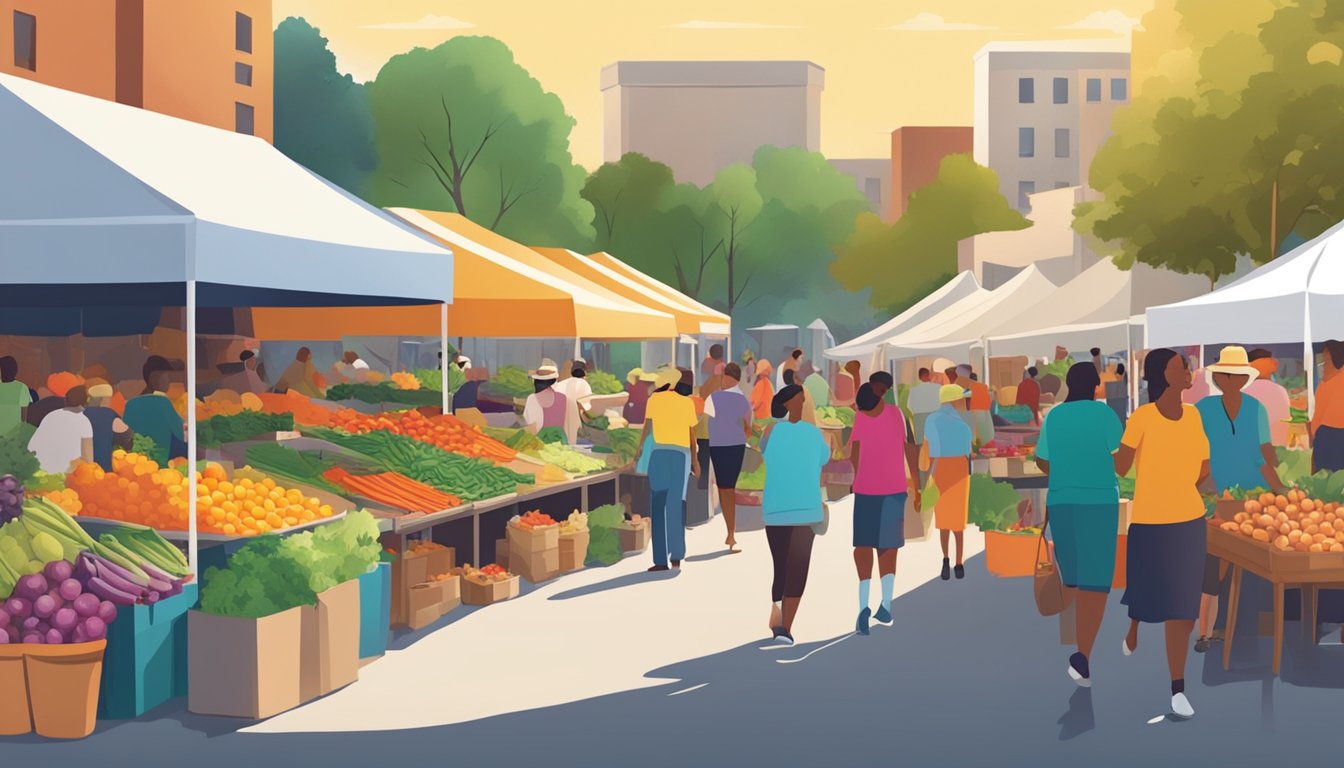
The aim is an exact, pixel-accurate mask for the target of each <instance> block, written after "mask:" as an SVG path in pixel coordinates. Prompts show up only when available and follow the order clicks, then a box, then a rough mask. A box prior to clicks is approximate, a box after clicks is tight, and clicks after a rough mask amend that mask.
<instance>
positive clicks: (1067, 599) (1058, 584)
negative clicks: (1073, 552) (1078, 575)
mask: <svg viewBox="0 0 1344 768" xmlns="http://www.w3.org/2000/svg"><path fill="white" fill-rule="evenodd" d="M1049 526H1050V512H1049V511H1048V510H1047V511H1046V513H1045V523H1044V524H1043V525H1042V526H1041V537H1040V539H1039V540H1038V542H1037V544H1036V575H1035V578H1034V579H1032V588H1033V591H1034V592H1035V594H1036V610H1037V611H1039V612H1040V614H1041V615H1042V616H1055V615H1058V614H1060V613H1062V612H1063V611H1064V609H1065V608H1067V607H1068V606H1069V604H1070V603H1072V602H1073V590H1071V589H1065V588H1064V582H1063V581H1062V580H1061V579H1060V576H1059V568H1057V567H1056V566H1055V563H1054V561H1053V560H1051V559H1050V555H1049V551H1048V550H1047V549H1046V547H1045V529H1046V528H1048V527H1049ZM1043 552H1044V553H1045V557H1044V558H1042V557H1041V554H1042V553H1043Z"/></svg>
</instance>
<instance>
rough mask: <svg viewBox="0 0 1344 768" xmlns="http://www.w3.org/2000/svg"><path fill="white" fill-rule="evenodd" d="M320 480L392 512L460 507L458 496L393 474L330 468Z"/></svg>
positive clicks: (428, 512) (425, 511) (460, 501)
mask: <svg viewBox="0 0 1344 768" xmlns="http://www.w3.org/2000/svg"><path fill="white" fill-rule="evenodd" d="M323 477H324V478H325V479H326V480H328V481H330V482H331V483H333V484H335V485H337V486H339V487H340V488H341V489H342V490H345V491H348V492H350V493H354V494H358V495H360V496H363V497H364V498H366V499H369V500H370V501H376V502H378V503H380V504H386V505H387V506H389V507H392V508H393V509H404V510H407V511H408V512H423V513H425V514H430V513H434V512H441V511H443V510H445V509H452V508H454V507H460V506H462V500H461V499H459V498H458V497H456V496H454V495H452V494H450V493H444V492H443V491H440V490H438V489H435V488H432V487H430V486H428V485H425V484H424V483H421V482H418V481H415V480H412V479H411V478H409V477H406V476H405V475H402V474H399V473H397V472H379V473H376V474H369V475H352V474H350V473H349V472H347V471H345V470H344V469H342V468H341V467H332V468H331V469H328V470H327V471H326V474H325V475H323Z"/></svg>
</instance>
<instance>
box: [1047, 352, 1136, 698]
mask: <svg viewBox="0 0 1344 768" xmlns="http://www.w3.org/2000/svg"><path fill="white" fill-rule="evenodd" d="M1065 380H1066V383H1067V384H1068V387H1069V394H1068V397H1067V399H1065V401H1064V402H1063V403H1060V404H1059V405H1057V406H1055V407H1054V408H1052V409H1050V413H1049V414H1048V415H1047V416H1046V418H1045V422H1044V423H1043V424H1042V425H1041V434H1040V438H1039V439H1038V441H1037V443H1036V464H1037V466H1039V467H1040V468H1041V471H1042V472H1044V473H1045V474H1046V475H1047V476H1048V477H1049V481H1050V486H1049V491H1048V492H1047V495H1046V508H1047V509H1048V510H1049V527H1050V534H1051V536H1052V537H1053V540H1054V544H1055V558H1056V560H1058V562H1059V575H1060V580H1061V581H1062V582H1063V584H1064V586H1066V587H1069V588H1070V589H1076V590H1077V598H1076V606H1077V607H1076V610H1075V635H1076V636H1077V648H1076V649H1075V651H1074V653H1073V655H1072V656H1070V657H1069V670H1068V671H1069V677H1071V678H1073V681H1074V682H1076V683H1077V684H1078V685H1080V686H1082V687H1084V688H1087V687H1090V686H1091V685H1092V673H1091V667H1090V659H1091V658H1092V646H1093V644H1095V643H1096V640H1097V632H1099V631H1100V630H1101V619H1102V616H1103V615H1104V614H1105V612H1106V597H1107V596H1108V595H1109V594H1110V592H1111V581H1112V579H1113V578H1114V576H1115V548H1116V539H1117V536H1118V532H1119V528H1120V491H1119V488H1118V487H1117V484H1116V480H1115V459H1114V457H1113V454H1114V453H1115V452H1116V451H1117V450H1118V449H1119V448H1120V435H1121V432H1122V429H1123V428H1122V427H1121V425H1120V419H1118V418H1117V417H1116V415H1115V413H1114V412H1113V411H1112V410H1111V409H1110V408H1109V407H1108V406H1107V405H1106V404H1105V403H1102V402H1098V401H1097V400H1094V399H1093V398H1092V393H1093V392H1094V391H1095V390H1096V387H1097V385H1098V384H1099V383H1101V377H1100V376H1098V375H1097V367H1096V366H1095V365H1093V364H1092V363H1090V362H1087V363H1076V364H1074V365H1073V366H1072V367H1070V368H1069V371H1068V373H1067V374H1066V375H1065Z"/></svg>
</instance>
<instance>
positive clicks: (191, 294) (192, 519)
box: [187, 280, 201, 583]
mask: <svg viewBox="0 0 1344 768" xmlns="http://www.w3.org/2000/svg"><path fill="white" fill-rule="evenodd" d="M196 547H197V533H196V281H195V280H188V281H187V562H188V563H189V564H190V565H191V573H192V575H193V576H194V577H195V580H196V582H197V583H200V578H201V574H200V568H199V566H198V565H197V563H196Z"/></svg>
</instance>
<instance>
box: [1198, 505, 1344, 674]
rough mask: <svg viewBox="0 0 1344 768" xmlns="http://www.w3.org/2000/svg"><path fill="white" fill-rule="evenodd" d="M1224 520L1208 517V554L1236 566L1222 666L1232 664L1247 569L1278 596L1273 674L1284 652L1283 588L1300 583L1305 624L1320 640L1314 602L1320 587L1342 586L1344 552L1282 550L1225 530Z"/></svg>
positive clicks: (1231, 589)
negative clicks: (1223, 528)
mask: <svg viewBox="0 0 1344 768" xmlns="http://www.w3.org/2000/svg"><path fill="white" fill-rule="evenodd" d="M1222 522H1224V521H1222V520H1219V519H1218V518H1212V519H1210V520H1209V540H1208V547H1209V554H1210V555H1213V556H1214V557H1217V558H1220V559H1222V560H1224V561H1226V562H1227V563H1228V564H1229V565H1230V566H1231V567H1232V578H1231V584H1230V587H1229V590H1228V598H1227V628H1226V630H1225V636H1224V639H1223V669H1228V668H1229V667H1230V666H1231V663H1232V638H1233V634H1234V633H1235V631H1236V627H1237V607H1238V603H1239V602H1240V598H1241V579H1242V575H1243V574H1245V573H1246V572H1247V571H1249V572H1250V573H1252V574H1254V575H1256V576H1259V577H1260V578H1262V579H1264V580H1265V581H1267V582H1269V584H1270V589H1271V591H1272V593H1273V595H1274V656H1273V669H1274V674H1275V675H1276V676H1277V675H1278V674H1279V667H1280V662H1281V660H1282V657H1283V622H1284V620H1283V613H1284V609H1283V602H1284V590H1285V589H1287V588H1288V587H1290V586H1298V587H1301V588H1302V626H1303V629H1304V631H1306V632H1310V633H1311V637H1312V641H1313V642H1315V640H1316V604H1317V595H1318V591H1319V590H1320V589H1321V588H1323V587H1324V588H1344V554H1341V553H1338V552H1322V553H1305V552H1282V551H1279V550H1278V549H1276V548H1275V547H1273V546H1271V545H1269V544H1266V543H1264V542H1260V541H1256V540H1254V539H1251V538H1248V537H1246V536H1242V535H1240V534H1236V533H1230V532H1228V531H1224V530H1222V529H1221V528H1220V527H1219V524H1221V523H1222Z"/></svg>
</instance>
